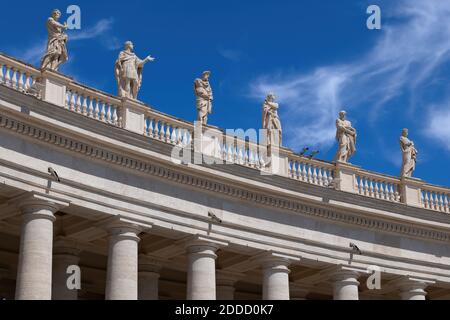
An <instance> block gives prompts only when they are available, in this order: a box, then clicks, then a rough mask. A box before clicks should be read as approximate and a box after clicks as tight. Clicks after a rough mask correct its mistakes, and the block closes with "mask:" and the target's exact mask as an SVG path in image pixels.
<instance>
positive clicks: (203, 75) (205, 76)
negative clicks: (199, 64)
mask: <svg viewBox="0 0 450 320" xmlns="http://www.w3.org/2000/svg"><path fill="white" fill-rule="evenodd" d="M210 74H211V71H203V73H202V79H203V80H208V79H209V75H210Z"/></svg>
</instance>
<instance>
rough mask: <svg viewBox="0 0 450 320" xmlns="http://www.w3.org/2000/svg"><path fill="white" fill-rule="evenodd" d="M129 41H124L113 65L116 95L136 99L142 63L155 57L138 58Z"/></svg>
mask: <svg viewBox="0 0 450 320" xmlns="http://www.w3.org/2000/svg"><path fill="white" fill-rule="evenodd" d="M133 49H134V46H133V43H132V42H131V41H127V42H126V43H125V50H123V51H121V52H120V54H119V57H118V58H117V61H116V63H115V67H114V73H115V77H116V81H117V87H118V95H119V97H123V98H130V99H137V96H138V93H139V90H140V88H141V85H142V70H143V68H144V64H146V63H147V62H148V61H154V60H155V59H154V58H153V57H151V56H148V57H147V58H145V59H144V60H141V59H139V58H138V57H137V56H136V54H135V53H134V52H133Z"/></svg>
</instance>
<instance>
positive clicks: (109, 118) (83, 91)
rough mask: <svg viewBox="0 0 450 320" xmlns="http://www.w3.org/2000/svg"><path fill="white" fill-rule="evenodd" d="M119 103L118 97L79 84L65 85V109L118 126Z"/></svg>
mask: <svg viewBox="0 0 450 320" xmlns="http://www.w3.org/2000/svg"><path fill="white" fill-rule="evenodd" d="M121 103H122V101H121V100H120V99H118V98H114V97H112V96H109V95H106V94H103V93H101V92H98V91H95V90H92V89H89V88H86V87H83V86H81V85H78V84H74V83H71V84H68V85H67V89H66V100H65V107H66V109H68V110H70V111H72V112H75V113H79V114H82V115H84V116H87V117H90V118H93V119H97V120H99V121H102V122H105V123H110V124H112V125H115V126H119V127H120V126H122V110H121Z"/></svg>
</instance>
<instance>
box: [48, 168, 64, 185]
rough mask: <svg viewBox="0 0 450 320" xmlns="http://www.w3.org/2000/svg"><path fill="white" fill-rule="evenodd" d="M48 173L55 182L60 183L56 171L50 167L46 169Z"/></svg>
mask: <svg viewBox="0 0 450 320" xmlns="http://www.w3.org/2000/svg"><path fill="white" fill-rule="evenodd" d="M48 173H50V175H51V176H52V177H53V178H55V180H56V181H58V182H61V180H60V179H59V176H58V174H57V173H56V171H55V170H54V169H53V168H52V167H48Z"/></svg>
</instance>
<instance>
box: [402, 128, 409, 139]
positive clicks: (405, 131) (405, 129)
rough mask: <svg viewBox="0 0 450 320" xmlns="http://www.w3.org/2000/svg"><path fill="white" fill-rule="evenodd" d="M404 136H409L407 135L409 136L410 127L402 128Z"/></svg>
mask: <svg viewBox="0 0 450 320" xmlns="http://www.w3.org/2000/svg"><path fill="white" fill-rule="evenodd" d="M402 136H403V137H407V136H408V129H407V128H404V129H403V130H402Z"/></svg>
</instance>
